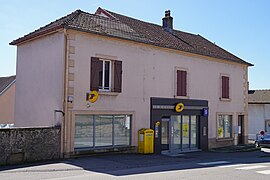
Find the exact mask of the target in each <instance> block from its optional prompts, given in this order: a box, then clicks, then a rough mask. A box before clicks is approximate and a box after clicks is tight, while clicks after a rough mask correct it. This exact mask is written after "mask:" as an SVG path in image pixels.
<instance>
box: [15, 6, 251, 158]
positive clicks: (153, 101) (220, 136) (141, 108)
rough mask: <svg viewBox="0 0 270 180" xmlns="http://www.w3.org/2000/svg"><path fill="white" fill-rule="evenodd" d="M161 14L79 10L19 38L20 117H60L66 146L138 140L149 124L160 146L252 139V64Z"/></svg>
mask: <svg viewBox="0 0 270 180" xmlns="http://www.w3.org/2000/svg"><path fill="white" fill-rule="evenodd" d="M162 21H163V23H162V25H161V26H160V25H156V24H152V23H147V22H143V21H140V20H137V19H134V18H130V17H127V16H123V15H120V14H117V13H114V12H110V11H108V10H105V9H102V8H98V10H97V11H96V13H95V14H90V13H87V12H83V11H81V10H77V11H75V12H73V13H71V14H69V15H67V16H65V17H62V18H60V19H58V20H56V21H54V22H51V23H50V24H48V25H46V26H44V27H41V28H40V29H38V30H36V31H34V32H32V33H30V34H27V35H25V36H24V37H21V38H19V39H17V40H14V41H13V42H11V43H10V44H11V45H17V85H16V107H15V126H55V125H61V127H62V138H63V139H62V151H63V152H64V153H65V154H67V155H68V154H74V153H76V152H80V151H83V150H96V151H103V150H107V149H111V150H115V149H120V148H122V147H123V148H127V147H131V146H137V143H138V135H137V132H138V130H139V129H141V128H152V129H153V130H155V133H154V147H155V148H154V149H155V152H156V153H168V152H169V153H178V152H186V151H195V150H206V149H208V148H209V147H210V148H212V147H219V146H227V145H232V144H234V143H235V142H236V141H235V140H236V138H237V137H238V136H239V135H238V134H236V133H242V134H240V135H241V136H239V137H240V140H239V143H245V142H247V114H248V113H247V104H248V97H247V96H248V89H247V78H248V67H249V66H251V65H252V64H250V63H248V62H246V61H244V60H242V59H240V58H238V57H236V56H235V55H233V54H231V53H229V52H227V51H226V50H224V49H222V48H220V47H219V46H217V45H215V44H214V43H212V42H210V41H208V40H207V39H205V38H203V37H202V36H200V35H194V34H190V33H186V32H182V31H179V30H175V29H173V18H172V17H171V16H170V11H166V12H165V17H164V18H163V20H162ZM29 87H31V88H29ZM96 91H97V92H98V94H96ZM97 97H98V98H97ZM96 98H97V99H96ZM95 100H96V101H95ZM238 126H241V127H242V128H241V129H242V131H241V132H236V131H235V130H236V129H238Z"/></svg>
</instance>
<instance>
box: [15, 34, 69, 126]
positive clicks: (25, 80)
mask: <svg viewBox="0 0 270 180" xmlns="http://www.w3.org/2000/svg"><path fill="white" fill-rule="evenodd" d="M63 69H64V35H63V33H55V34H53V35H49V36H46V37H43V38H39V39H36V40H33V41H30V42H27V43H24V44H21V45H18V47H17V73H16V79H17V80H16V96H15V126H18V127H21V126H24V127H25V126H54V125H55V120H54V110H58V109H60V110H61V109H62V82H63V74H64V72H63Z"/></svg>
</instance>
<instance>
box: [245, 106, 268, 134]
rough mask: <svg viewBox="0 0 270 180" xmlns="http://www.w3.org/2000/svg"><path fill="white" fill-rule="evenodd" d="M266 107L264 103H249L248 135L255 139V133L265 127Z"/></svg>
mask: <svg viewBox="0 0 270 180" xmlns="http://www.w3.org/2000/svg"><path fill="white" fill-rule="evenodd" d="M264 112H265V109H264V104H249V105H248V134H249V135H248V136H249V139H255V137H256V136H255V135H256V134H258V133H260V131H261V130H264V129H265V113H264Z"/></svg>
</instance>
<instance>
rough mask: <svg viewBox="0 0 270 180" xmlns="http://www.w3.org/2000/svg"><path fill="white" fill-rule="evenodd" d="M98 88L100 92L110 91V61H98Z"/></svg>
mask: <svg viewBox="0 0 270 180" xmlns="http://www.w3.org/2000/svg"><path fill="white" fill-rule="evenodd" d="M100 61H101V62H102V63H100V67H99V86H98V88H99V89H100V90H105V91H111V86H112V85H111V81H112V61H108V60H100Z"/></svg>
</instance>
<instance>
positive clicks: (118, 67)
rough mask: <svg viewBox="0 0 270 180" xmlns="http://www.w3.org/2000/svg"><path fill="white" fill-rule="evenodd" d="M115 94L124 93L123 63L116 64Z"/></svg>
mask: <svg viewBox="0 0 270 180" xmlns="http://www.w3.org/2000/svg"><path fill="white" fill-rule="evenodd" d="M113 87H114V89H113V91H114V92H119V93H120V92H122V61H115V63H114V86H113Z"/></svg>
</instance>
